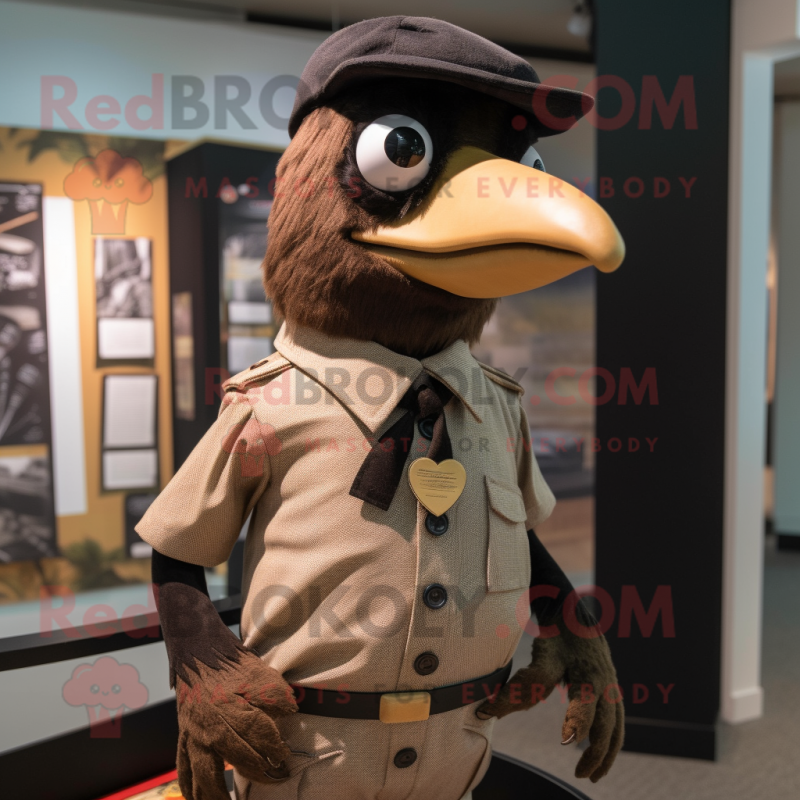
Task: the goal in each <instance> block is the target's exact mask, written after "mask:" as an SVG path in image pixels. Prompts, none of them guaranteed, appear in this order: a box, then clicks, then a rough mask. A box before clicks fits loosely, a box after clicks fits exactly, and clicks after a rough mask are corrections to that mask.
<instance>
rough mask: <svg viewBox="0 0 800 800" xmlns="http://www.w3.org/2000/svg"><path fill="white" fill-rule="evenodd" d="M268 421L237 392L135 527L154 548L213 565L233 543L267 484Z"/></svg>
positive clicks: (227, 397)
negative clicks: (262, 419) (266, 423)
mask: <svg viewBox="0 0 800 800" xmlns="http://www.w3.org/2000/svg"><path fill="white" fill-rule="evenodd" d="M274 443H275V434H274V430H273V429H272V428H271V426H268V425H261V424H260V423H259V421H258V419H257V418H256V416H255V415H254V413H253V408H252V406H251V405H250V403H249V402H248V401H247V396H246V395H244V394H240V393H238V392H229V393H228V394H226V395H225V398H224V402H223V405H222V408H221V410H220V414H219V417H218V418H217V420H216V422H215V423H214V424H213V425H212V426H211V428H209V430H208V432H207V433H206V434H205V436H203V438H202V439H201V440H200V442H199V443H198V445H197V446H196V447H195V448H194V450H193V451H192V452H191V454H190V455H189V457H188V458H187V459H186V461H185V462H184V464H183V465H182V466H181V468H180V469H179V470H178V471H177V472H176V473H175V476H174V477H173V479H172V480H171V481H170V482H169V483H168V484H167V486H166V487H165V488H164V490H163V491H162V492H161V494H159V496H158V497H157V498H156V499H155V501H154V502H153V504H152V505H151V506H150V508H148V510H147V512H146V513H145V515H144V517H143V518H142V520H141V521H140V522H139V524H138V525H137V526H136V531H137V533H138V534H139V535H140V536H141V537H142V539H144V541H146V542H147V543H148V544H149V545H151V546H152V547H153V548H154V549H155V550H157V551H158V552H159V553H162V554H164V555H166V556H170V557H171V558H176V559H179V560H181V561H187V562H189V563H190V564H199V565H201V566H204V567H213V566H216V565H217V564H221V563H222V562H223V561H225V560H226V559H227V558H228V556H229V555H230V552H231V550H232V549H233V545H234V543H235V542H236V540H237V538H238V537H239V533H240V531H241V529H242V525H244V522H245V520H246V519H247V516H248V514H249V513H250V511H251V510H252V509H253V507H254V506H255V504H256V502H257V501H258V498H259V497H260V495H261V493H262V492H263V491H264V488H265V487H266V486H267V484H268V483H269V477H270V465H269V456H270V451H271V449H272V448H273V445H274Z"/></svg>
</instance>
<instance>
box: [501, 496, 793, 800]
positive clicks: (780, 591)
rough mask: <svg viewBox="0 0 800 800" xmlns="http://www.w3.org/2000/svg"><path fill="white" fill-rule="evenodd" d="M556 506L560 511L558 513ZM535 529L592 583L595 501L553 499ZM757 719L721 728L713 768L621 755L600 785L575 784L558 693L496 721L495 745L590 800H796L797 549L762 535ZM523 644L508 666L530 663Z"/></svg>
mask: <svg viewBox="0 0 800 800" xmlns="http://www.w3.org/2000/svg"><path fill="white" fill-rule="evenodd" d="M559 507H560V508H559ZM557 508H558V511H557V512H556V513H555V514H554V516H553V518H551V520H548V523H547V525H546V526H543V527H542V528H541V530H540V531H537V533H539V535H540V536H541V537H542V539H543V540H544V541H545V543H546V544H547V546H548V548H549V549H550V550H551V552H552V553H553V556H554V557H555V558H556V559H557V560H558V561H559V563H560V564H561V565H562V567H563V568H564V569H565V571H567V572H568V573H569V574H570V577H571V578H572V579H573V583H576V584H577V583H586V582H588V580H589V579H590V578H589V576H590V575H591V564H592V539H593V536H592V529H591V518H592V501H591V500H590V499H585V500H567V501H561V502H559V505H558V506H557ZM764 621H765V623H764V634H763V635H764V645H763V646H764V657H763V685H764V691H765V696H766V700H765V714H764V717H763V718H762V719H759V720H755V721H753V722H748V723H744V724H741V725H736V726H727V725H726V726H723V729H722V734H721V744H720V756H719V760H718V761H717V762H708V761H698V760H694V759H679V758H669V757H660V756H649V755H640V754H637V753H626V752H622V753H621V754H620V755H619V757H618V759H617V762H616V764H615V765H614V768H613V769H612V771H611V772H610V773H609V775H608V776H606V777H605V778H603V780H601V781H600V782H599V783H597V784H592V783H590V782H589V781H586V780H581V781H579V780H577V779H576V778H574V776H573V770H574V768H575V764H576V763H577V760H578V752H577V751H576V749H575V748H574V747H562V746H561V744H560V738H561V737H560V735H559V734H560V731H561V722H562V719H563V715H564V712H565V710H566V707H565V706H564V705H563V704H562V702H561V700H560V697H559V696H558V693H554V696H551V698H550V700H548V702H547V703H545V704H543V705H540V706H539V707H537V708H535V709H532V710H531V711H528V712H520V713H517V714H511V715H510V716H509V717H506V718H505V719H503V720H501V721H500V722H498V724H497V726H496V728H495V734H494V747H495V749H496V750H497V751H499V752H501V753H507V754H509V755H512V756H515V757H516V758H519V759H521V760H523V761H527V762H529V763H531V764H535V765H537V766H539V767H541V768H543V769H546V770H547V771H548V772H550V773H552V774H554V775H557V776H558V777H560V778H562V779H563V780H565V781H567V782H569V783H571V784H573V785H575V786H577V787H579V788H580V789H581V790H582V791H583V792H584V793H585V794H587V795H588V796H589V797H590V798H592V800H678V799H680V800H762V799H763V800H767V799H768V798H769V800H773V799H775V800H777V799H778V798H780V799H781V800H783V798H787V799H788V798H792V800H797V798H800V766H798V764H800V758H799V757H798V755H799V754H800V551H794V552H791V551H777V549H776V547H775V540H774V537H767V543H766V564H765V586H764ZM531 644H532V641H531V639H530V638H529V637H525V638H523V641H522V642H521V643H520V648H519V650H518V651H517V655H516V656H515V659H514V660H515V666H523V665H525V664H527V663H528V661H529V660H530V648H531Z"/></svg>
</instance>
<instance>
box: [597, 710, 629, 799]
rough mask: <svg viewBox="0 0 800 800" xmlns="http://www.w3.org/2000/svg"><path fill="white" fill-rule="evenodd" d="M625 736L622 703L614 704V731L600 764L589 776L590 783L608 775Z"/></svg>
mask: <svg viewBox="0 0 800 800" xmlns="http://www.w3.org/2000/svg"><path fill="white" fill-rule="evenodd" d="M624 738H625V710H624V709H623V707H622V703H618V704H617V706H616V720H615V725H614V732H613V733H612V735H611V742H610V744H609V746H608V752H607V753H606V755H605V758H604V759H603V762H602V764H600V766H599V767H598V768H597V769H596V770H595V771H594V772H593V773H592V774H591V775H590V776H589V777H590V779H591V781H592V783H597V781H599V780H600V778H602V777H604V776H605V775H608V771H609V770H610V769H611V767H612V766H614V761H615V760H616V758H617V755H618V753H619V751H620V750H621V749H622V742H623V740H624Z"/></svg>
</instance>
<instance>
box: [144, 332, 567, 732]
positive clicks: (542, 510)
mask: <svg viewBox="0 0 800 800" xmlns="http://www.w3.org/2000/svg"><path fill="white" fill-rule="evenodd" d="M275 348H276V353H275V354H273V355H272V356H270V358H268V359H266V360H265V361H263V362H260V363H259V364H257V365H254V366H253V367H251V368H250V369H249V370H247V371H245V372H243V373H241V374H239V375H237V376H235V377H234V378H232V379H231V380H230V381H228V382H227V383H226V384H225V396H224V400H223V404H222V408H221V410H220V414H219V418H218V420H217V421H216V422H215V424H214V425H213V426H212V427H211V428H210V430H209V431H208V432H207V433H206V435H205V436H204V437H203V439H202V440H201V442H200V443H199V444H198V445H197V447H196V448H195V449H194V451H193V452H192V454H191V455H190V456H189V458H188V459H187V461H186V462H185V463H184V464H183V466H182V467H181V468H180V469H179V470H178V472H177V474H176V475H175V477H174V478H173V479H172V481H171V482H170V483H169V485H168V486H167V487H166V488H165V489H164V491H163V492H161V494H160V495H159V497H158V498H157V500H156V501H155V502H154V503H153V504H152V506H151V507H150V509H149V510H148V511H147V513H146V515H145V517H144V518H143V520H142V521H141V522H140V523H139V525H138V526H137V531H138V532H139V534H140V535H141V536H142V538H143V539H144V540H145V541H146V542H148V543H149V544H151V545H152V546H153V547H154V548H155V549H156V550H158V551H159V552H161V553H163V554H165V555H168V556H171V557H173V558H177V559H181V560H183V561H188V562H191V563H194V564H202V565H203V566H207V567H211V566H214V565H216V564H219V563H221V562H223V561H225V560H226V559H227V557H228V555H229V553H230V551H231V549H232V547H233V544H234V542H235V541H236V539H237V537H238V535H239V532H240V530H241V528H242V525H243V524H244V522H245V520H246V519H247V517H248V515H249V514H250V513H251V512H252V520H251V522H250V526H249V530H248V534H247V541H246V545H245V563H244V597H245V600H244V606H243V611H242V626H241V627H242V637H243V639H244V641H245V643H246V644H247V646H248V647H250V648H251V649H253V650H254V651H255V652H256V653H258V654H259V655H260V656H261V657H262V658H263V659H264V660H265V661H266V662H268V663H269V664H270V665H271V666H273V667H275V668H276V669H278V670H279V671H280V672H282V673H283V674H284V676H285V678H286V679H287V680H288V681H289V682H290V683H294V684H300V685H305V686H314V687H327V688H334V689H344V690H347V689H349V690H352V691H399V690H406V689H426V688H430V687H432V686H443V685H447V684H451V683H456V682H461V681H468V680H471V679H473V678H476V677H480V676H483V675H486V674H488V673H490V672H492V671H493V670H495V669H497V668H498V667H501V666H503V665H505V664H506V663H507V662H508V661H509V660H510V659H511V657H512V655H513V653H514V650H515V648H516V646H517V643H518V641H519V638H520V635H521V633H522V628H523V626H524V624H525V623H526V621H527V619H528V608H529V606H528V603H527V599H526V598H525V596H524V595H525V590H526V589H527V587H528V585H529V577H530V563H529V554H528V543H527V536H526V529H527V528H530V527H535V526H536V525H538V524H539V523H540V522H542V521H543V520H544V519H545V518H547V516H548V515H549V514H550V512H551V511H552V509H553V506H554V503H555V501H554V498H553V495H552V493H551V491H550V490H549V488H548V487H547V485H546V484H545V482H544V480H543V479H542V476H541V473H540V471H539V468H538V466H537V464H536V461H535V458H534V456H533V452H532V448H531V440H530V435H529V429H528V422H527V419H526V416H525V412H524V410H523V408H522V406H521V402H520V399H521V393H522V390H521V388H520V387H519V386H518V384H516V383H515V382H514V381H513V380H511V379H510V378H509V377H508V376H506V375H505V374H504V373H500V372H498V371H496V370H493V369H492V368H490V367H486V366H484V365H481V364H480V363H479V362H477V361H476V360H475V359H474V358H473V357H472V355H471V354H470V352H469V349H468V347H467V345H466V343H464V342H463V341H458V342H456V343H455V344H453V345H451V346H450V347H448V348H446V349H445V350H443V351H442V352H440V353H437V354H436V355H434V356H431V357H430V358H426V359H423V360H422V361H418V360H415V359H413V358H408V357H406V356H402V355H399V354H397V353H394V352H392V351H390V350H388V349H386V348H384V347H382V346H380V345H378V344H375V343H374V342H364V341H356V340H349V339H339V338H332V337H329V336H326V335H324V334H321V333H319V332H317V331H313V330H309V329H304V328H294V329H291V330H289V329H287V328H286V327H284V328H283V329H282V330H281V331H280V333H279V335H278V337H277V339H276V340H275ZM423 368H424V369H426V370H428V371H429V372H430V373H431V374H433V375H435V376H436V377H437V378H438V379H439V380H441V381H442V383H444V384H446V385H447V386H448V387H449V388H450V389H451V390H452V391H453V393H454V397H453V398H452V399H451V400H450V402H449V403H448V404H447V406H446V407H445V416H446V420H447V428H448V431H449V434H450V438H451V441H452V446H453V457H454V458H455V459H457V460H458V461H460V462H461V463H462V464H463V465H464V467H465V469H466V475H467V478H466V487H465V489H464V492H463V494H462V495H461V497H460V498H459V499H458V500H457V501H456V503H455V505H454V506H453V507H452V508H451V509H450V510H449V511H448V512H447V517H448V522H449V525H448V529H447V532H446V533H444V534H443V535H439V536H435V535H432V534H431V533H429V532H428V530H427V529H426V525H425V520H426V516H427V512H426V511H425V509H424V508H423V507H422V506H421V505H420V504H419V503H418V502H417V500H416V498H415V496H414V494H413V493H412V491H411V488H410V486H409V483H408V465H410V464H411V462H412V461H413V460H414V459H415V458H417V457H421V456H424V455H425V454H426V451H427V447H428V444H429V442H428V440H427V439H425V438H424V437H422V436H421V435H420V433H419V431H418V430H416V428H415V435H414V438H413V440H411V441H410V442H408V445H407V446H408V447H409V448H410V453H409V457H408V459H407V461H406V468H405V472H404V474H403V477H402V479H401V481H400V485H399V487H398V489H397V493H396V495H395V497H394V500H393V502H392V504H391V506H390V508H389V510H388V511H382V510H380V509H378V508H376V507H374V506H372V505H369V504H366V503H364V502H363V501H361V500H359V499H356V498H355V497H351V496H350V494H349V490H350V486H351V484H352V483H353V479H354V478H355V476H356V473H357V472H358V470H359V468H360V467H361V464H362V462H363V460H364V458H365V457H366V455H367V452H368V451H369V448H370V447H371V446H373V445H374V443H375V442H376V441H377V440H378V439H379V438H380V436H381V434H382V433H383V432H385V431H386V430H387V429H388V428H389V427H390V426H391V425H392V424H393V423H394V422H395V421H396V420H397V419H398V418H399V417H400V415H401V414H402V413H403V412H402V410H399V409H397V408H396V405H397V402H398V401H399V399H400V398H401V397H402V395H403V394H404V393H405V391H406V390H407V389H408V387H409V386H410V385H411V383H412V382H413V381H414V379H415V378H416V377H417V375H418V374H419V373H420V371H421V370H422V369H423ZM431 584H441V585H442V586H444V587H445V589H446V591H447V602H446V603H445V604H444V606H443V607H441V608H430V607H428V606H427V605H426V604H425V602H424V599H423V598H424V591H425V589H426V587H428V586H429V585H431ZM422 653H433V654H434V655H435V656H436V657H437V658H438V661H439V664H438V667H437V668H436V670H435V671H434V672H432V673H431V674H429V675H425V676H423V675H420V674H418V672H417V671H416V669H415V667H414V662H415V659H416V658H417V657H418V656H419V655H420V654H422ZM390 727H391V726H390ZM401 727H402V726H401Z"/></svg>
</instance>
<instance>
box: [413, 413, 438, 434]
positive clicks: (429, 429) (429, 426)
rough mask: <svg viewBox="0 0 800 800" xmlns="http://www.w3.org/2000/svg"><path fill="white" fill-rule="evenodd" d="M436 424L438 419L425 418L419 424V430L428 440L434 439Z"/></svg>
mask: <svg viewBox="0 0 800 800" xmlns="http://www.w3.org/2000/svg"><path fill="white" fill-rule="evenodd" d="M435 423H436V417H425V419H421V420H420V421H419V422H418V423H417V429H418V430H419V432H420V433H421V434H422V435H423V436H424V437H425V438H426V439H433V426H434V424H435Z"/></svg>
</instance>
